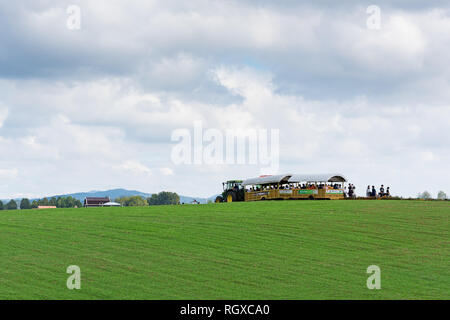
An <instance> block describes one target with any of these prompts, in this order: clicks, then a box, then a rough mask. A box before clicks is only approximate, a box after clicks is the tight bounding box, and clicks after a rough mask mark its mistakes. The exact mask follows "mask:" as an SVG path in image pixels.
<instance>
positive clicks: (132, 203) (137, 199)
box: [114, 191, 180, 207]
mask: <svg viewBox="0 0 450 320" xmlns="http://www.w3.org/2000/svg"><path fill="white" fill-rule="evenodd" d="M114 201H115V202H117V203H120V204H121V205H123V206H124V207H142V206H161V205H170V204H180V197H179V196H178V194H176V193H175V192H167V191H162V192H160V193H158V194H156V193H155V194H152V195H151V197H148V198H147V199H145V198H144V197H141V196H131V197H120V198H117V199H115V200H114Z"/></svg>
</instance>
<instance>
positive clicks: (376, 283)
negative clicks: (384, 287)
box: [366, 265, 381, 290]
mask: <svg viewBox="0 0 450 320" xmlns="http://www.w3.org/2000/svg"><path fill="white" fill-rule="evenodd" d="M367 273H371V275H370V276H369V277H368V278H367V283H366V284H367V288H368V289H370V290H373V289H381V269H380V267H379V266H376V265H371V266H368V267H367Z"/></svg>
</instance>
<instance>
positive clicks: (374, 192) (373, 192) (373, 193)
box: [371, 186, 377, 197]
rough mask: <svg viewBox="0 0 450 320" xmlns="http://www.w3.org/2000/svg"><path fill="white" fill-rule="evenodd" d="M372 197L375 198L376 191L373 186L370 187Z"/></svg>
mask: <svg viewBox="0 0 450 320" xmlns="http://www.w3.org/2000/svg"><path fill="white" fill-rule="evenodd" d="M371 196H372V197H376V196H377V190H375V186H372V194H371Z"/></svg>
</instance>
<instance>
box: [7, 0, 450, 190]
mask: <svg viewBox="0 0 450 320" xmlns="http://www.w3.org/2000/svg"><path fill="white" fill-rule="evenodd" d="M373 2H375V3H372V2H370V1H369V2H364V1H356V0H355V1H339V2H338V1H335V0H322V1H309V2H306V1H288V0H284V1H276V2H274V1H233V0H223V1H214V0H213V1H204V0H191V1H170V0H169V1H138V0H131V1H117V0H108V1H106V0H96V1H88V0H86V1H81V0H78V1H77V0H71V1H60V0H59V1H56V0H55V1H54V0H33V1H20V0H18V1H3V2H2V3H0V39H1V44H0V149H1V150H2V152H1V153H0V154H1V156H0V198H3V199H6V198H13V197H30V198H31V197H41V196H47V195H52V194H63V193H71V192H79V191H89V190H106V189H111V188H128V189H137V190H140V191H143V192H148V193H153V192H159V191H162V190H168V191H174V192H178V193H179V194H182V195H188V196H197V197H206V196H211V195H214V194H217V193H219V192H221V188H222V185H221V183H222V182H223V181H226V180H228V179H245V178H250V177H255V176H258V175H260V174H263V173H269V174H272V173H288V172H290V173H298V174H309V173H311V174H313V173H328V172H333V173H334V172H336V173H341V174H343V175H344V176H346V177H347V179H348V180H349V181H350V182H352V183H353V184H355V186H356V188H357V189H356V190H357V193H358V194H364V192H365V189H366V188H367V185H375V186H377V188H378V187H379V185H381V184H384V185H385V186H390V188H391V193H392V194H393V195H400V196H405V197H408V196H416V195H417V194H418V193H419V192H423V191H425V190H427V191H429V192H430V193H431V194H432V195H433V196H436V194H437V192H438V191H439V190H443V191H445V192H446V193H447V194H450V173H449V172H450V170H449V163H450V147H449V146H450V133H449V130H450V59H449V58H448V53H449V52H450V2H448V1H437V0H429V1H419V0H417V1H415V0H408V1H406V0H403V1H395V4H394V3H393V1H380V0H378V1H373ZM371 5H376V6H377V7H378V8H379V15H378V16H374V11H371V10H369V12H368V8H369V7H370V6H371ZM74 7H75V11H74V10H73V8H74ZM77 10H78V11H77ZM78 13H79V14H78ZM378 18H379V19H378ZM374 19H375V20H374ZM374 21H375V23H376V24H375V27H374V25H373V23H374ZM377 23H378V24H377ZM199 124H200V126H201V127H202V129H203V133H205V132H208V133H209V134H211V133H212V135H213V136H214V137H216V140H217V139H218V137H221V136H226V133H227V132H228V131H231V132H233V133H235V134H237V135H239V134H245V133H248V132H256V133H258V134H264V133H265V132H267V141H266V145H265V146H266V147H267V148H268V149H269V151H270V152H271V151H274V150H278V153H279V156H278V157H277V161H276V162H277V165H276V166H271V167H270V170H269V169H268V168H267V162H266V163H263V161H262V158H261V157H259V156H258V157H257V160H256V163H254V162H251V161H250V160H249V159H250V156H249V153H250V152H251V151H250V144H248V147H247V148H245V149H244V152H245V154H246V155H247V157H248V159H246V160H245V161H243V163H239V162H238V161H237V160H236V161H231V160H230V161H222V162H220V161H216V162H214V161H213V162H211V161H206V158H203V157H204V153H203V152H205V151H204V150H205V149H206V148H207V146H208V141H210V142H212V141H213V140H208V138H207V137H205V136H203V140H200V142H199V144H197V145H195V143H194V140H195V139H196V138H194V136H195V132H196V131H195V130H196V129H195V128H196V126H197V129H198V127H199ZM180 132H182V133H183V132H184V133H185V134H190V135H191V138H192V141H191V142H192V150H191V151H192V158H193V160H192V161H190V162H184V163H180V162H179V161H176V159H175V158H174V150H177V149H176V147H177V146H180V143H181V138H180V139H179V140H176V139H174V137H177V133H180ZM273 132H275V133H276V135H275V137H273V139H272V137H271V133H273ZM258 137H259V136H258ZM210 138H211V137H210ZM200 139H201V137H200ZM258 139H259V138H258ZM183 141H186V140H183ZM196 141H197V142H198V140H196ZM224 141H225V140H224ZM259 141H260V140H258V142H259ZM261 141H263V140H261ZM224 144H226V143H225V142H224ZM199 146H201V147H202V148H204V149H199ZM210 146H211V144H210ZM214 146H220V144H214ZM257 146H258V148H259V149H258V150H259V151H258V152H261V149H260V148H263V147H264V144H262V145H259V144H258V145H257ZM230 150H231V149H230ZM198 152H200V158H199V159H200V160H199V161H195V159H194V154H198ZM224 152H225V153H229V152H230V151H227V150H226V149H225V151H224ZM214 154H215V155H217V154H216V153H214ZM258 155H259V154H258ZM272 155H276V152H273V153H272ZM225 156H227V155H224V157H225ZM230 159H231V158H230ZM197 160H198V159H197ZM272 164H273V163H272ZM269 171H270V172H269Z"/></svg>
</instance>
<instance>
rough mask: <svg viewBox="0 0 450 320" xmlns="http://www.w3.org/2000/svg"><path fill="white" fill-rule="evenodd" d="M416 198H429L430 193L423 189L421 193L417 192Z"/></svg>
mask: <svg viewBox="0 0 450 320" xmlns="http://www.w3.org/2000/svg"><path fill="white" fill-rule="evenodd" d="M418 198H419V199H424V200H428V199H431V194H430V193H429V192H428V191H424V192H422V193H419V195H418Z"/></svg>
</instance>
